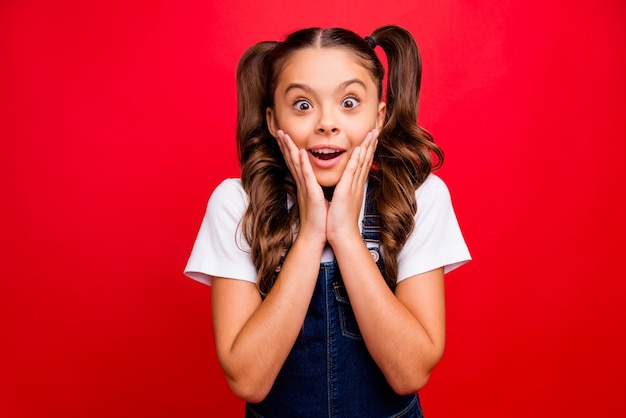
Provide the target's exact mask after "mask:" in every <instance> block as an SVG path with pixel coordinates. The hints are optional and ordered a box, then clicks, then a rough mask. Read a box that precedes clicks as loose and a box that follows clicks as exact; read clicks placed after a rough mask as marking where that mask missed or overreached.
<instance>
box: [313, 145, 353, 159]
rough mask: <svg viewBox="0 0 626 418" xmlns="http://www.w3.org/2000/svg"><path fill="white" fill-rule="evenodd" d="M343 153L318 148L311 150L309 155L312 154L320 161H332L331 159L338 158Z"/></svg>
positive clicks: (341, 151)
mask: <svg viewBox="0 0 626 418" xmlns="http://www.w3.org/2000/svg"><path fill="white" fill-rule="evenodd" d="M344 152H345V151H344V150H338V149H331V148H320V149H316V150H315V151H313V150H312V151H311V154H313V156H314V157H315V158H318V159H320V160H332V159H333V158H337V157H339V156H340V155H341V154H343V153H344Z"/></svg>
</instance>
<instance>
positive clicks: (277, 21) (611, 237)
mask: <svg viewBox="0 0 626 418" xmlns="http://www.w3.org/2000/svg"><path fill="white" fill-rule="evenodd" d="M307 4H308V5H305V3H300V2H295V1H294V2H280V1H277V0H267V1H264V2H260V1H248V0H246V1H234V2H204V1H189V2H176V1H160V2H154V1H134V2H122V1H114V2H106V4H105V3H104V2H103V3H102V4H98V3H97V2H78V1H43V0H42V1H17V0H15V1H7V0H5V1H3V2H2V3H0V97H1V100H0V138H1V141H0V179H1V180H0V193H1V198H2V201H1V205H0V228H1V229H0V257H2V262H1V263H0V269H1V270H0V416H2V417H8V418H22V417H206V416H241V415H242V413H241V411H242V403H241V402H240V401H238V400H237V399H236V398H234V396H233V395H232V394H230V392H229V390H228V388H227V386H226V383H225V380H224V378H223V376H222V374H221V371H220V369H219V367H218V365H217V361H216V358H215V352H214V348H213V340H212V328H211V316H210V291H211V290H210V288H209V287H207V286H204V285H201V284H199V283H196V282H194V281H192V280H190V279H187V278H185V277H184V276H183V274H182V270H183V268H184V265H185V263H186V260H187V257H188V255H189V252H190V250H191V246H192V244H193V241H194V238H195V234H196V232H197V229H198V227H199V225H200V220H201V218H202V215H203V212H204V208H205V204H206V201H207V199H208V197H209V195H210V193H211V191H212V190H213V188H214V187H215V186H216V185H217V184H218V182H219V181H221V180H222V179H223V178H225V177H236V176H238V166H237V161H236V151H235V145H234V131H235V125H234V124H235V109H236V108H235V84H234V71H235V66H236V64H237V60H238V58H239V57H240V55H241V54H242V53H243V51H244V50H245V49H246V48H247V47H248V46H250V45H252V44H253V43H256V42H258V41H261V40H267V39H277V38H280V37H282V36H283V35H284V34H286V33H288V32H290V31H291V30H293V29H297V28H300V27H305V26H313V25H320V26H344V27H348V28H351V29H353V30H355V31H357V32H359V33H361V34H362V35H367V34H369V33H370V31H371V30H373V29H374V28H375V27H378V26H381V25H383V24H387V23H396V24H400V25H403V26H405V27H407V28H408V29H409V30H411V31H412V33H413V34H414V35H415V38H416V39H417V41H418V43H419V45H420V47H421V50H422V54H423V61H424V78H423V94H422V99H421V108H420V122H421V124H422V125H423V126H425V127H426V128H427V129H429V130H430V131H431V132H432V133H433V134H434V135H435V138H436V140H437V141H438V143H439V144H440V145H441V146H442V147H443V148H444V150H445V151H446V156H447V159H446V164H445V165H444V168H443V169H442V170H441V171H440V172H439V174H440V176H441V177H443V178H444V179H445V181H446V182H447V183H448V185H449V187H450V190H451V192H452V195H453V202H454V204H455V208H456V210H457V214H458V217H459V221H460V223H461V226H462V228H463V231H464V234H465V236H466V239H467V241H468V243H469V246H470V249H471V251H472V255H473V257H474V261H472V262H471V263H470V264H468V265H466V266H464V267H463V268H461V269H459V270H458V271H455V272H453V273H451V274H450V275H449V276H448V278H447V294H448V312H449V314H448V315H449V316H448V346H447V349H446V354H445V355H444V358H443V361H442V363H441V364H440V366H439V367H438V368H437V370H436V372H435V373H434V375H433V377H432V379H431V381H430V383H429V384H428V386H427V387H426V388H425V389H424V390H423V391H422V400H423V405H424V408H425V410H426V413H427V416H428V417H429V418H436V417H459V416H464V417H526V416H534V417H557V416H559V417H560V416H563V417H564V416H568V417H583V416H594V417H618V416H620V417H621V416H626V404H625V403H624V401H623V394H624V391H625V390H626V378H625V377H624V375H625V374H626V356H625V355H624V353H625V352H626V342H625V341H624V336H625V335H624V334H625V329H626V309H625V306H624V294H625V290H626V283H625V280H624V278H625V273H624V268H625V267H626V251H625V249H624V248H625V245H624V238H626V222H625V221H624V219H623V217H624V214H625V213H626V199H625V198H624V192H625V189H626V188H625V186H626V185H625V180H626V172H625V169H624V165H625V164H624V162H623V160H624V155H625V151H626V146H625V145H624V143H625V142H626V141H625V140H626V122H625V121H624V119H625V118H624V116H626V115H625V113H626V112H625V110H624V101H625V100H626V79H625V77H624V75H625V74H626V29H625V28H626V25H625V24H626V3H624V2H623V1H622V0H613V1H611V0H604V1H582V0H573V1H552V2H547V1H543V0H524V1H522V0H512V1H506V2H499V1H487V0H473V1H471V0H465V1H462V0H457V1H454V0H444V1H437V2H434V1H432V2H426V1H414V0H413V1H399V0H387V1H384V2H377V1H371V0H369V1H364V2H345V3H342V2H337V1H336V0H333V1H327V0H320V1H317V2H307Z"/></svg>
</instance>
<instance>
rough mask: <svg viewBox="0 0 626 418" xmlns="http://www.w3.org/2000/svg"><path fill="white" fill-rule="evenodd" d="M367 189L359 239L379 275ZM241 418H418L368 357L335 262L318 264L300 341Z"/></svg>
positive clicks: (412, 403)
mask: <svg viewBox="0 0 626 418" xmlns="http://www.w3.org/2000/svg"><path fill="white" fill-rule="evenodd" d="M371 185H372V180H371V179H370V186H371ZM371 189H372V187H368V193H367V197H366V201H365V215H364V219H363V238H364V239H365V242H366V243H367V244H368V248H369V249H370V253H371V254H372V257H373V258H374V260H375V261H376V264H377V265H378V268H379V269H381V271H382V268H383V260H382V259H381V257H380V254H379V252H378V248H376V247H377V246H372V245H371V243H377V242H378V241H379V239H380V232H379V229H380V226H379V225H380V218H379V216H378V215H377V214H376V212H375V209H374V205H373V202H372V195H373V193H371V192H370V190H371ZM259 349H260V350H262V349H263V347H259ZM245 416H246V418H275V417H280V418H295V417H315V418H319V417H329V418H368V417H372V418H391V417H394V418H395V417H405V418H422V416H423V415H422V410H421V407H420V403H419V398H418V396H417V394H412V395H407V396H400V395H398V394H396V393H395V392H394V391H393V390H392V389H391V387H390V386H389V384H388V383H387V380H386V379H385V377H384V376H383V374H382V372H381V371H380V369H379V368H378V366H376V363H375V362H374V360H373V359H372V357H371V356H370V354H369V352H368V351H367V348H366V347H365V343H364V342H363V339H362V337H361V333H360V331H359V327H358V325H357V322H356V318H355V316H354V313H353V312H352V307H351V305H350V301H349V299H348V294H347V292H346V289H345V287H344V284H343V280H342V279H341V275H340V272H339V267H338V265H337V262H336V261H333V262H323V263H321V264H320V271H319V276H318V278H317V284H316V286H315V291H314V292H313V297H312V299H311V304H310V305H309V309H308V312H307V315H306V318H305V319H304V324H303V326H302V329H301V331H300V335H299V336H298V339H297V341H296V343H295V344H294V347H293V348H292V350H291V352H290V354H289V356H288V357H287V360H286V361H285V364H284V365H283V367H282V369H281V371H280V373H279V374H278V377H277V378H276V381H275V382H274V386H273V387H272V389H271V391H270V393H269V394H268V395H267V397H266V398H265V399H264V400H263V401H261V402H259V403H256V404H250V403H248V404H247V405H246V415H245Z"/></svg>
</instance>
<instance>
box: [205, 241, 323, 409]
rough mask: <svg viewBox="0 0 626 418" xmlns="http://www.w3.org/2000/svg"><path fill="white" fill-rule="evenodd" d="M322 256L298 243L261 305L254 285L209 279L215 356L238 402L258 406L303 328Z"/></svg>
mask: <svg viewBox="0 0 626 418" xmlns="http://www.w3.org/2000/svg"><path fill="white" fill-rule="evenodd" d="M322 250H323V246H321V247H319V246H318V248H317V251H315V250H314V248H313V246H312V245H309V244H308V243H306V242H305V239H296V241H295V242H294V245H293V246H292V248H291V250H290V251H289V254H288V255H287V257H286V258H285V261H284V264H283V267H282V269H281V272H280V274H279V275H278V278H277V280H276V282H275V284H274V286H273V287H272V289H271V290H270V292H269V293H268V294H267V296H266V298H265V300H262V299H261V296H260V295H259V291H258V289H257V287H256V285H255V284H254V283H250V282H245V281H242V280H233V279H224V278H217V277H215V278H213V288H212V300H211V302H212V313H213V327H214V332H215V344H216V350H217V355H218V359H219V361H220V364H221V366H222V369H223V370H224V374H225V375H226V379H227V381H228V384H229V385H230V387H231V389H232V391H233V392H234V393H235V395H237V396H238V397H240V398H241V399H244V400H246V401H249V402H259V401H261V400H263V399H264V398H265V396H267V393H269V391H270V389H271V387H272V385H273V383H274V380H275V379H276V376H277V375H278V372H279V371H280V369H281V367H282V365H283V363H284V362H285V359H286V358H287V355H288V354H289V352H290V350H291V348H292V347H293V344H294V343H295V341H296V338H297V336H298V333H299V331H300V329H301V327H302V324H303V322H304V317H305V316H306V311H307V308H308V306H309V303H310V301H311V295H312V294H313V290H314V288H315V282H316V279H317V274H318V271H319V260H320V259H321V254H322ZM318 254H319V256H318Z"/></svg>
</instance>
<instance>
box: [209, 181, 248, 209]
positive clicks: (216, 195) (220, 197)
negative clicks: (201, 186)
mask: <svg viewBox="0 0 626 418" xmlns="http://www.w3.org/2000/svg"><path fill="white" fill-rule="evenodd" d="M247 205H248V195H247V194H246V191H245V190H244V189H243V186H242V185H241V180H240V179H237V178H230V179H226V180H224V181H222V182H221V183H220V184H219V185H218V186H217V187H216V188H215V190H213V193H211V198H210V199H209V204H208V207H207V212H209V213H210V214H216V215H217V214H219V213H223V212H228V213H241V212H243V211H244V210H245V209H246V207H247Z"/></svg>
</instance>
